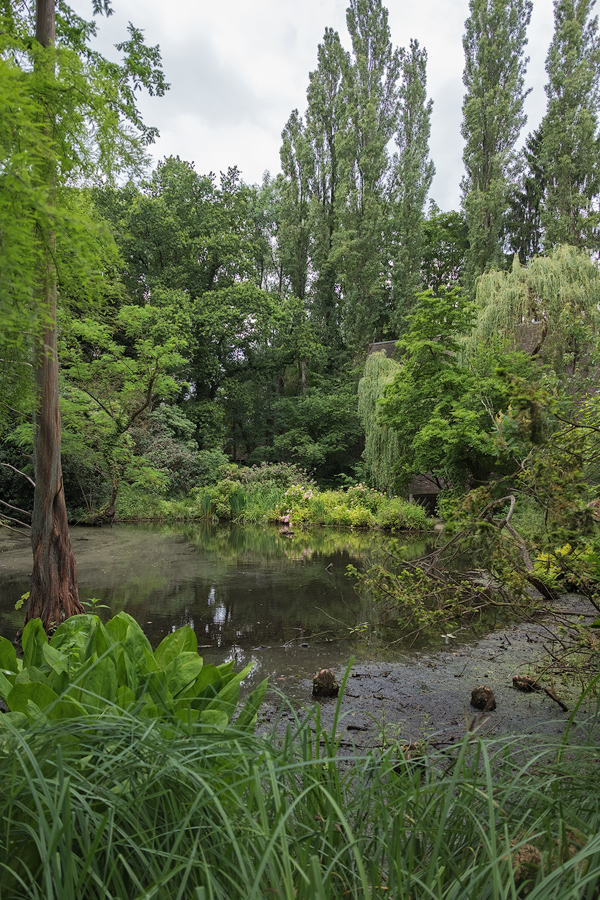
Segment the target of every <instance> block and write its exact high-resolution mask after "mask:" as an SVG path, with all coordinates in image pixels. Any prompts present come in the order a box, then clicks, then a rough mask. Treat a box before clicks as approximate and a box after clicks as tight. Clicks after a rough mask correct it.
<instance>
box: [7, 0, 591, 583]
mask: <svg viewBox="0 0 600 900" xmlns="http://www.w3.org/2000/svg"><path fill="white" fill-rule="evenodd" d="M2 10H3V12H2V15H3V17H4V18H3V22H4V26H5V29H4V31H3V35H4V36H3V39H2V40H3V43H2V47H1V52H0V63H1V65H0V106H1V108H2V110H3V117H2V123H3V124H2V126H1V129H0V148H1V151H2V168H1V170H0V178H1V179H2V186H3V187H4V188H5V189H6V190H4V191H2V192H0V194H1V199H0V216H1V217H2V218H1V222H2V223H4V224H1V223H0V224H1V227H2V229H3V231H2V233H3V235H4V234H5V235H6V236H7V240H3V242H2V244H1V246H0V253H2V254H3V255H2V261H3V264H2V267H1V272H2V274H1V276H0V277H1V278H2V279H4V280H3V281H2V284H1V287H2V295H1V297H0V316H1V317H2V324H3V328H2V329H1V331H2V334H1V335H0V342H3V343H2V346H1V347H0V349H1V351H2V352H0V359H1V360H2V362H1V363H0V365H1V366H3V367H5V368H4V369H3V370H2V371H3V374H2V384H3V391H2V397H1V399H0V402H1V403H2V406H1V410H2V411H1V413H0V431H1V434H2V439H3V445H2V448H0V463H2V465H1V466H0V493H1V496H0V501H1V502H0V506H1V507H2V516H3V522H4V523H5V524H6V525H7V526H9V527H13V526H15V525H16V524H18V523H19V522H27V521H28V515H29V513H30V512H31V509H32V503H31V500H32V491H31V484H30V483H29V482H27V481H25V480H24V479H22V477H21V476H20V475H19V474H18V472H17V470H19V471H20V472H23V473H25V474H26V475H31V473H32V466H31V456H32V447H33V434H34V428H33V421H32V419H33V415H32V411H33V400H32V390H31V382H30V379H29V374H30V359H31V357H30V351H29V349H28V348H29V347H30V346H31V341H32V339H33V336H34V335H33V329H34V321H33V319H32V318H31V317H30V315H29V312H30V310H31V303H30V302H29V301H30V300H31V298H32V296H33V295H32V291H33V290H34V283H35V275H34V271H35V266H36V265H38V264H39V259H38V258H37V257H36V254H37V255H38V257H39V252H38V251H39V248H37V249H36V247H37V245H36V244H35V241H33V242H32V240H31V227H32V222H33V219H32V218H31V217H32V216H34V218H35V216H38V218H39V217H42V218H43V220H44V221H43V222H42V218H39V223H38V224H39V226H40V227H42V225H43V224H44V222H46V218H48V223H47V227H48V228H51V229H52V231H53V233H54V234H55V235H56V241H57V252H56V272H57V285H58V295H59V296H58V299H59V309H60V315H59V326H60V340H59V356H60V362H61V369H60V379H61V413H62V419H63V467H64V478H63V482H64V488H65V493H66V499H67V504H68V508H69V513H70V517H71V519H72V520H75V521H85V522H90V523H96V524H101V523H103V522H108V521H112V520H113V518H114V517H116V518H117V519H119V518H121V519H126V520H130V521H131V520H137V519H146V518H169V519H182V520H192V519H204V520H207V521H215V520H217V519H218V520H221V521H239V522H255V523H259V522H265V521H271V522H278V523H279V524H280V526H282V527H284V528H285V527H287V528H289V527H293V526H297V525H300V524H319V525H323V524H338V525H346V526H356V527H365V526H373V525H375V526H378V527H382V528H393V529H401V528H409V529H413V528H426V527H427V517H426V516H425V514H424V512H423V511H422V510H421V509H420V508H418V507H417V508H411V507H409V506H408V504H406V503H405V502H404V500H403V499H401V497H394V496H393V494H394V492H398V493H400V494H402V493H403V492H404V491H405V490H406V489H407V488H409V485H410V484H411V481H412V479H413V478H414V477H415V476H418V475H426V476H428V478H429V479H430V481H432V482H433V483H434V484H436V485H437V487H439V488H441V489H442V490H441V494H440V499H439V504H438V510H439V511H441V512H442V513H443V514H444V516H445V517H446V518H447V519H452V518H453V517H454V520H455V522H456V523H457V524H456V527H457V528H458V527H462V526H463V525H465V524H467V525H468V520H469V517H471V524H470V525H468V528H467V531H468V533H469V534H471V535H473V534H474V533H476V534H480V533H481V532H482V528H483V526H482V524H481V522H480V521H479V517H480V516H481V515H484V518H485V515H487V513H485V514H484V512H483V511H484V510H486V509H487V507H488V505H489V504H492V509H493V510H495V509H496V507H495V506H493V504H496V503H501V501H502V499H503V498H509V497H514V498H515V500H514V509H513V506H511V507H510V508H511V510H512V512H511V516H512V514H513V512H514V516H515V523H517V525H518V529H517V530H518V533H519V534H521V531H522V532H523V535H522V539H523V540H524V541H525V543H526V544H527V547H528V548H529V549H528V550H527V553H528V554H529V557H530V558H531V559H535V558H538V559H539V558H545V557H546V556H547V555H548V554H550V555H551V554H552V553H553V552H554V551H555V550H557V548H560V547H564V546H566V545H567V544H568V546H570V547H572V548H573V553H574V554H578V553H580V552H581V553H582V554H583V558H585V559H586V560H587V561H588V562H587V563H586V565H585V566H584V567H583V568H584V570H585V573H586V574H585V579H587V582H586V583H587V584H588V588H589V591H590V592H592V593H593V590H594V588H593V587H592V585H593V584H595V578H596V575H595V569H594V565H595V564H594V563H593V559H594V552H595V551H594V540H595V537H594V530H595V524H594V523H595V519H594V513H593V510H594V506H593V504H594V502H595V500H596V497H597V492H598V486H599V484H600V481H599V477H600V476H599V469H598V457H597V448H596V443H595V434H596V429H597V427H598V414H597V413H598V410H597V406H598V404H597V385H596V383H595V372H596V366H597V352H598V324H599V323H598V292H599V290H600V288H599V284H600V281H599V278H598V266H597V262H596V261H595V260H594V258H593V257H592V255H591V254H592V251H594V249H595V248H596V243H597V241H596V238H597V235H596V231H597V228H596V225H597V223H596V217H597V216H596V212H595V210H596V209H597V204H598V192H599V188H598V180H597V177H596V176H597V172H596V168H597V146H598V116H597V113H598V90H597V88H598V42H597V23H596V19H595V18H594V17H593V15H592V7H591V5H590V4H589V3H587V2H584V0H581V2H570V3H569V2H566V0H565V2H564V3H563V2H562V0H561V2H557V3H556V4H555V26H556V27H555V34H554V37H553V40H552V44H551V46H550V48H549V53H548V60H547V71H548V79H549V81H548V85H547V94H548V109H547V114H546V116H545V118H544V121H543V122H542V125H541V126H540V128H539V129H538V130H537V131H536V132H535V133H534V134H532V135H530V136H529V138H528V139H527V140H526V142H525V148H524V151H523V154H522V157H521V163H522V165H519V160H518V159H517V154H516V152H515V147H516V146H517V141H518V138H519V135H520V133H521V131H522V128H523V126H524V124H525V116H524V112H523V102H524V99H525V96H526V93H527V85H526V60H525V58H524V50H525V45H526V31H527V25H528V22H529V17H530V13H531V4H530V3H529V2H528V0H514V2H511V3H509V4H506V3H504V4H502V3H496V2H492V3H485V2H483V0H482V2H480V0H472V2H471V4H470V15H469V18H468V20H467V22H466V25H465V37H464V50H465V70H464V80H465V87H466V94H465V99H464V106H463V112H464V122H463V135H464V136H465V138H466V148H465V163H466V168H467V174H466V179H465V181H464V184H463V188H464V204H463V210H462V211H461V212H442V211H441V210H440V209H439V208H438V207H437V206H436V205H435V203H434V202H433V201H430V204H429V207H428V209H427V206H426V204H427V198H428V192H429V188H430V185H431V179H432V175H433V171H434V166H433V162H432V161H431V160H430V158H429V149H428V143H429V132H430V116H431V101H429V100H428V98H427V89H426V85H427V80H426V77H427V71H426V70H427V53H426V49H425V48H423V47H421V46H419V44H418V43H417V42H416V41H414V40H407V41H406V42H405V46H404V47H403V48H402V47H396V46H395V45H394V44H393V41H392V35H391V33H390V28H389V23H388V15H387V10H386V9H385V7H384V6H383V4H382V3H381V0H352V2H351V3H350V4H349V8H348V10H347V27H348V38H349V40H348V42H347V47H348V49H344V47H345V44H344V42H343V41H342V40H341V39H340V36H339V35H338V34H337V33H335V32H334V31H332V30H331V29H327V30H326V32H325V34H324V37H323V41H322V43H321V44H320V45H319V47H318V52H317V65H316V68H315V70H314V71H313V72H312V73H310V75H309V78H308V89H307V96H306V110H305V112H304V113H302V112H301V111H298V110H295V111H293V112H292V114H291V116H290V117H289V120H288V122H287V124H286V125H285V128H284V129H283V133H282V147H281V163H282V174H281V175H278V176H276V177H271V176H270V175H266V176H265V178H264V179H263V182H262V184H260V185H248V184H245V183H244V181H243V179H242V177H241V173H240V172H239V171H238V170H237V169H235V168H231V169H229V170H228V171H227V172H225V173H222V174H221V176H220V178H219V179H217V178H215V176H214V175H212V174H209V175H203V174H200V173H197V172H196V171H195V169H194V166H193V165H192V164H191V163H188V162H186V161H184V160H182V159H180V158H178V157H173V158H169V159H165V160H163V161H161V162H160V163H159V164H158V166H157V167H156V168H155V170H154V171H152V172H150V173H149V174H147V175H146V177H143V178H142V177H140V175H139V170H138V171H137V172H136V170H135V166H136V165H137V164H139V163H140V162H141V159H142V158H141V155H140V154H141V152H142V145H143V142H144V141H145V140H149V139H150V138H151V137H152V136H153V132H152V130H151V129H147V128H146V127H145V126H143V124H142V123H141V121H140V119H139V114H138V113H137V110H136V109H135V105H134V104H133V99H134V97H133V94H132V87H131V86H132V84H133V85H135V84H142V83H145V84H147V86H148V87H149V88H150V89H151V90H155V91H157V92H159V93H160V91H162V90H163V89H164V87H165V85H164V81H163V79H162V75H161V73H160V68H159V56H158V51H157V50H156V48H154V49H153V48H146V47H144V45H143V44H142V43H141V36H140V35H139V33H138V32H135V30H134V32H132V35H131V38H132V40H131V42H125V43H124V44H123V45H122V47H121V51H122V53H123V55H124V58H123V62H122V64H121V65H120V66H112V64H111V65H109V64H106V63H105V61H102V59H101V58H99V57H97V56H95V55H94V54H91V51H89V50H87V49H86V41H87V40H88V38H89V37H90V36H91V35H92V33H93V31H94V29H95V27H96V26H95V25H94V24H90V23H85V22H83V21H82V20H80V19H79V18H78V17H76V16H75V15H74V14H73V13H72V12H71V11H70V10H68V8H67V7H66V6H61V7H60V9H59V10H58V17H57V50H56V65H57V68H56V73H57V74H56V77H57V78H58V79H59V80H61V79H62V80H64V81H65V84H68V85H71V86H73V87H74V88H76V87H77V86H78V85H79V86H80V87H81V91H82V92H83V93H82V94H81V104H80V105H79V106H77V109H76V108H75V106H73V105H71V106H69V103H67V100H66V99H64V98H63V101H61V102H63V105H64V110H63V112H62V113H61V115H60V116H59V118H60V128H59V131H57V132H56V135H59V137H60V141H59V144H60V147H59V148H58V146H57V149H56V154H57V155H56V159H57V160H58V159H59V155H60V154H63V155H64V156H65V160H64V165H63V163H61V165H63V169H64V171H63V174H62V175H61V178H60V179H59V180H58V181H57V194H56V198H55V199H56V203H55V204H54V205H53V206H51V207H50V206H48V205H47V204H46V206H44V204H43V203H41V201H40V195H39V190H40V189H41V188H40V185H39V183H38V182H36V181H35V178H33V177H31V178H30V177H29V175H28V174H27V173H28V172H29V174H31V173H33V172H34V171H35V166H36V165H37V162H36V160H38V158H40V159H41V158H42V157H44V155H45V154H46V151H47V150H48V147H46V135H45V132H44V130H43V129H40V128H39V127H38V124H37V123H38V121H39V110H38V112H36V104H37V100H36V99H35V98H36V96H37V94H36V91H35V90H34V89H33V88H34V87H35V84H34V81H35V78H37V77H38V76H37V74H36V72H35V71H34V70H35V65H34V66H33V70H31V67H30V68H29V69H28V68H27V67H26V66H24V64H23V59H25V57H24V56H21V57H19V55H18V53H17V55H15V48H17V49H18V48H21V49H22V50H23V53H30V52H31V53H33V50H32V49H31V48H30V47H29V45H28V44H27V41H26V36H27V34H28V29H29V30H30V27H31V26H30V23H29V20H28V18H27V15H26V12H25V7H24V6H22V5H19V6H18V8H17V13H18V14H16V15H13V13H12V11H11V8H10V5H8V6H7V5H6V4H5V6H3V7H2ZM98 11H99V9H96V12H98ZM90 54H91V55H90ZM34 55H35V54H34ZM31 59H32V60H33V63H34V64H35V59H33V56H32V57H31ZM19 60H21V62H19ZM40 77H41V76H40ZM31 79H33V81H31ZM86 79H87V81H86ZM111 80H115V81H116V82H118V86H119V87H118V90H117V91H116V93H115V94H114V96H113V95H111V96H112V98H113V99H112V103H113V105H114V109H113V108H112V107H111V109H112V112H113V113H114V121H113V122H112V125H111V123H107V124H106V128H105V129H104V128H103V127H101V125H102V122H101V121H100V120H98V121H99V122H100V124H99V125H98V136H97V137H98V145H97V153H96V155H95V156H94V155H93V154H92V156H93V159H92V157H90V156H89V153H88V149H89V148H86V147H85V146H84V143H85V141H84V134H85V133H86V131H85V130H86V128H87V125H86V124H85V123H86V122H88V119H86V115H87V114H86V113H85V112H84V107H85V104H86V103H92V100H93V97H95V96H96V93H95V92H97V91H104V90H105V89H106V88H107V85H110V84H111ZM83 81H86V84H85V90H84V86H83ZM88 82H89V83H88ZM32 85H33V88H32V90H30V89H29V88H30V87H31V86H32ZM11 98H16V99H17V100H18V103H16V104H15V103H13V102H12V100H11ZM57 102H58V101H57ZM69 102H70V101H69ZM73 102H74V101H73ZM61 109H62V107H61ZM77 110H79V113H77ZM489 110H493V111H494V114H493V115H491V116H490V115H487V112H489ZM80 114H81V115H80ZM79 115H80V118H78V116H79ZM127 120H129V121H130V122H131V123H133V125H134V126H135V128H134V132H131V134H130V135H129V137H128V136H127V134H126V133H125V132H124V131H123V126H124V123H125V122H126V121H127ZM90 121H91V120H90ZM57 127H58V125H57ZM115 129H116V130H115ZM59 132H60V134H59ZM16 134H18V135H19V140H18V141H17V140H16V139H15V135H16ZM56 135H55V137H56ZM115 135H116V137H115ZM111 141H112V142H113V144H114V146H113V145H112V144H111ZM594 148H595V149H594ZM59 149H60V154H59V153H58V150H59ZM69 154H70V155H69ZM86 154H88V155H86ZM29 165H31V168H30V169H28V168H27V167H28V166H29ZM40 165H41V163H40ZM119 167H121V169H123V167H124V168H125V169H126V170H129V171H130V172H131V174H132V178H131V180H130V181H129V182H127V183H120V184H119V185H118V186H117V184H116V183H115V182H114V181H112V180H111V178H110V177H104V178H103V179H99V178H98V177H97V175H98V173H100V172H103V173H104V175H105V176H110V175H111V173H114V172H116V171H117V170H118V168H119ZM61 171H62V170H61ZM63 176H64V177H63ZM67 185H68V186H67ZM36 192H37V193H36ZM569 198H570V199H569ZM567 201H568V202H567ZM569 204H571V205H569ZM20 210H21V211H22V213H23V214H22V215H21V213H20V212H19V211H20ZM27 210H29V212H27ZM32 210H33V211H35V210H37V212H35V214H34V212H32ZM426 210H427V211H426ZM28 217H29V218H28ZM44 217H46V218H44ZM13 218H14V220H15V221H14V222H13V221H12V219H13ZM36 221H37V219H36ZM44 227H46V225H44ZM19 229H21V230H19ZM23 229H24V230H23ZM569 244H570V245H574V246H568V245H569ZM565 245H567V246H565ZM74 248H75V249H76V250H77V254H76V255H77V261H78V264H77V266H74V265H73V264H72V258H73V256H74ZM542 251H543V253H544V255H541V254H542ZM513 252H516V253H518V256H519V260H520V264H519V263H518V262H517V261H514V260H513V259H512V253H513ZM17 259H21V260H22V261H23V264H22V265H17V263H16V262H15V261H16V260H17ZM36 259H37V261H36ZM509 263H510V265H509ZM383 339H388V340H389V341H390V344H389V345H387V346H386V348H385V354H384V353H381V352H374V353H372V354H371V355H369V354H368V350H369V343H370V342H373V341H375V342H377V341H381V340H383ZM395 339H399V343H398V344H397V348H396V351H395V352H393V348H392V347H391V346H390V345H391V344H393V343H394V340H395ZM372 349H374V350H377V349H379V348H378V347H377V345H376V346H375V347H374V348H372ZM392 353H393V357H394V358H393V359H392V358H389V356H391V355H392ZM365 357H366V361H365ZM290 491H292V494H293V493H294V491H295V492H296V493H297V496H296V495H295V494H294V496H292V495H291V494H290V493H289V492H290ZM286 492H287V493H286ZM361 492H362V493H361ZM410 493H411V494H412V493H417V492H416V491H414V490H413V488H410ZM305 495H306V496H305ZM384 495H385V496H384ZM507 502H512V501H507ZM500 508H501V507H498V509H500ZM490 515H492V514H491V513H490ZM286 519H287V520H288V521H286ZM492 519H493V515H492ZM485 521H486V523H487V525H486V526H485V527H487V526H489V527H490V528H492V529H493V528H495V527H496V525H494V524H493V523H490V522H488V521H487V519H486V520H485ZM498 521H500V520H498ZM473 522H475V523H476V524H475V525H473ZM533 522H535V523H537V524H536V527H535V528H534V527H533V526H532V524H531V523H533ZM521 523H523V524H521ZM540 523H541V524H540ZM513 525H514V523H513ZM471 526H472V527H471ZM511 527H512V525H511ZM502 528H504V529H505V530H506V528H505V526H504V525H503V526H502ZM483 530H485V528H483ZM524 549H527V548H526V547H525V544H519V542H518V541H517V542H516V543H515V544H514V546H513V551H514V552H516V554H517V561H516V562H515V559H514V558H513V563H514V565H515V566H516V568H519V567H520V565H521V563H520V562H518V559H519V558H520V557H523V551H524ZM505 551H506V553H507V560H506V561H505V563H506V564H505V566H504V571H509V569H510V552H511V551H510V550H509V548H508V545H507V546H506V547H505ZM557 552H558V550H557ZM523 558H525V557H523ZM578 558H579V557H578ZM555 563H556V565H558V563H560V565H559V569H561V571H562V569H568V568H569V566H568V565H567V564H566V563H565V561H564V559H562V558H561V559H560V560H559V561H556V560H555ZM555 563H552V565H553V566H554V568H556V565H555ZM561 567H562V568H561ZM571 568H574V567H571ZM565 577H567V576H565ZM569 577H570V576H569ZM585 579H584V580H585Z"/></svg>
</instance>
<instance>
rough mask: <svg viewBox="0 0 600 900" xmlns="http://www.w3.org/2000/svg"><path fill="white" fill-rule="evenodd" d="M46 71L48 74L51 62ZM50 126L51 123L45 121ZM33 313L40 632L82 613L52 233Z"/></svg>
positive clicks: (35, 612)
mask: <svg viewBox="0 0 600 900" xmlns="http://www.w3.org/2000/svg"><path fill="white" fill-rule="evenodd" d="M54 21H55V19H54V0H38V3H37V9H36V39H37V40H38V42H39V43H40V44H41V45H42V46H43V47H47V48H50V47H53V46H54ZM40 65H48V73H49V74H50V75H51V74H52V72H53V63H52V62H51V61H49V62H48V63H46V62H45V61H42V62H41V63H40ZM45 124H46V126H47V127H51V122H50V121H48V122H47V123H45ZM40 175H41V177H42V178H43V179H44V180H45V182H46V184H47V187H48V193H49V195H50V196H52V195H53V193H54V186H55V167H54V164H53V162H52V161H48V166H47V169H46V171H45V172H43V173H40ZM40 241H41V242H42V247H43V251H42V256H41V260H42V261H41V262H40V277H39V293H38V309H39V321H40V323H41V332H42V333H41V334H40V335H37V340H36V348H35V353H34V371H35V384H36V411H35V421H34V438H33V440H34V446H33V461H34V470H35V494H34V501H33V518H32V525H31V544H32V549H33V571H32V574H31V590H30V593H29V601H28V604H27V614H26V617H25V621H26V622H28V621H29V619H33V618H37V617H39V618H40V619H41V620H42V623H43V625H44V628H45V629H46V630H49V629H52V628H53V627H56V626H57V625H60V623H61V622H62V621H63V620H64V619H66V618H68V617H69V616H73V615H76V614H77V613H82V612H84V609H83V607H82V605H81V603H80V602H79V595H78V591H77V570H76V566H75V558H74V556H73V551H72V550H71V539H70V537H69V526H68V521H67V508H66V504H65V493H64V487H63V477H62V466H61V460H60V444H61V426H60V410H59V393H58V357H57V352H56V270H55V267H54V259H53V257H54V249H55V240H54V235H52V234H48V233H46V234H44V235H41V234H40Z"/></svg>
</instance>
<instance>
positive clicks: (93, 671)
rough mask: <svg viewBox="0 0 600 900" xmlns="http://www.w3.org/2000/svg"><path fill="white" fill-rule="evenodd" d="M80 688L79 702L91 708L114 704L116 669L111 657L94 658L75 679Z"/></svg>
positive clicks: (115, 701) (115, 699) (115, 697)
mask: <svg viewBox="0 0 600 900" xmlns="http://www.w3.org/2000/svg"><path fill="white" fill-rule="evenodd" d="M77 685H78V687H79V688H80V689H81V692H82V693H81V702H82V703H83V704H84V705H85V706H87V707H88V708H92V709H101V708H102V707H103V706H106V704H107V703H111V704H116V703H117V700H118V695H117V670H116V667H115V664H114V662H113V660H112V659H110V658H108V657H104V658H103V659H100V660H96V661H95V662H94V663H93V664H92V665H91V666H90V667H89V669H88V670H87V671H84V672H83V673H81V675H80V677H78V679H77Z"/></svg>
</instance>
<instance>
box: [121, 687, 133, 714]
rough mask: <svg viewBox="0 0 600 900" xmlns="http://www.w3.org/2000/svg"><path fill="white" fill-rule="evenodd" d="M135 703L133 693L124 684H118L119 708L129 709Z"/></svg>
mask: <svg viewBox="0 0 600 900" xmlns="http://www.w3.org/2000/svg"><path fill="white" fill-rule="evenodd" d="M134 703H135V694H134V692H133V691H132V690H131V688H130V687H128V686H127V685H126V684H119V686H118V688H117V706H119V707H120V708H121V709H130V708H131V707H132V706H133V705H134Z"/></svg>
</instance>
